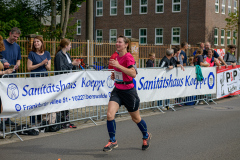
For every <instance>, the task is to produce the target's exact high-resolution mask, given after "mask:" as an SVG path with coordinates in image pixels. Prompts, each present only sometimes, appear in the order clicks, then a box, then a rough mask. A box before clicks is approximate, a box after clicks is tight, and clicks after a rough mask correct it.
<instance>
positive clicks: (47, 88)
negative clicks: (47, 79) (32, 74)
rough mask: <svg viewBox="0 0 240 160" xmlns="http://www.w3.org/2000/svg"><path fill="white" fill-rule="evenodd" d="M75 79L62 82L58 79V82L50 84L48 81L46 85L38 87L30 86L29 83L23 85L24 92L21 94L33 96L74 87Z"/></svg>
mask: <svg viewBox="0 0 240 160" xmlns="http://www.w3.org/2000/svg"><path fill="white" fill-rule="evenodd" d="M76 83H77V81H75V82H71V83H66V84H63V83H62V81H61V80H60V81H59V83H58V84H52V83H49V84H48V85H46V84H42V86H41V87H39V88H30V87H29V85H25V86H24V87H23V91H24V93H22V96H35V95H41V94H49V93H53V92H60V91H63V90H65V89H74V88H76V86H77V84H76Z"/></svg>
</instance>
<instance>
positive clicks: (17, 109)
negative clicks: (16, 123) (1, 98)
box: [15, 104, 22, 112]
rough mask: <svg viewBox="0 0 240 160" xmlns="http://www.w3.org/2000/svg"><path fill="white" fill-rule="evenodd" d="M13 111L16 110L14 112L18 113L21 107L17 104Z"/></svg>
mask: <svg viewBox="0 0 240 160" xmlns="http://www.w3.org/2000/svg"><path fill="white" fill-rule="evenodd" d="M15 109H16V111H18V112H19V111H21V109H22V107H21V106H20V105H19V104H16V105H15Z"/></svg>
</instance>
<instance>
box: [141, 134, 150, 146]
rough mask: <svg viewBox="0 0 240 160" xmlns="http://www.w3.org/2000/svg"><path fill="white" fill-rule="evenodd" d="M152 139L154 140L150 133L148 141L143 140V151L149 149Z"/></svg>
mask: <svg viewBox="0 0 240 160" xmlns="http://www.w3.org/2000/svg"><path fill="white" fill-rule="evenodd" d="M151 138H152V135H151V133H148V138H147V139H143V145H142V150H146V149H148V148H149V146H150V140H151Z"/></svg>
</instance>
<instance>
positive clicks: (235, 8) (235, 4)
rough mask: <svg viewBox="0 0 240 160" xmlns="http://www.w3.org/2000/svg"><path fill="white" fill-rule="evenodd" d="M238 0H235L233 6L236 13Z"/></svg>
mask: <svg viewBox="0 0 240 160" xmlns="http://www.w3.org/2000/svg"><path fill="white" fill-rule="evenodd" d="M237 5H238V4H237V0H234V6H233V10H234V13H237Z"/></svg>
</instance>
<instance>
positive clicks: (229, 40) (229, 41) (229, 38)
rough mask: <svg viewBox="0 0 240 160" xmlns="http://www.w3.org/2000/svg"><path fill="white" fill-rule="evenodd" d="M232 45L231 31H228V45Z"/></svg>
mask: <svg viewBox="0 0 240 160" xmlns="http://www.w3.org/2000/svg"><path fill="white" fill-rule="evenodd" d="M230 43H231V31H230V30H227V45H230Z"/></svg>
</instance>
